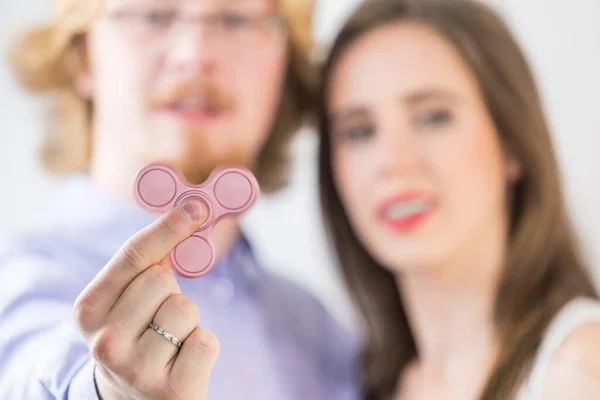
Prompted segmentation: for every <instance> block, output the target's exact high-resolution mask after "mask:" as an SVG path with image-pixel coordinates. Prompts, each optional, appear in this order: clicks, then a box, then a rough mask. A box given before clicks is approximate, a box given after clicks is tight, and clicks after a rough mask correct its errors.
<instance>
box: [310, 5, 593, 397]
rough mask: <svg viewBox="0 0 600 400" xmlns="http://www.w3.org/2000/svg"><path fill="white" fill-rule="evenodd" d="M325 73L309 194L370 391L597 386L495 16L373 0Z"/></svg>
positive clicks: (571, 258) (529, 110) (434, 393)
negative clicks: (359, 320)
mask: <svg viewBox="0 0 600 400" xmlns="http://www.w3.org/2000/svg"><path fill="white" fill-rule="evenodd" d="M322 78H323V82H322V83H323V85H322V93H321V95H320V101H321V121H320V129H321V149H320V187H321V191H322V206H323V209H324V215H325V218H326V221H327V224H328V228H329V230H330V231H331V234H332V235H333V242H334V245H335V248H336V251H337V254H338V256H339V261H340V264H341V267H342V269H343V274H344V277H345V279H346V282H347V284H348V286H349V289H350V293H351V296H353V300H354V301H355V302H356V304H357V305H358V308H359V310H360V311H361V313H362V317H363V319H364V321H365V322H366V326H367V328H366V338H365V341H366V343H365V347H364V355H363V369H364V372H365V381H364V388H365V391H366V393H367V397H368V398H370V399H378V400H379V399H392V398H393V399H425V398H427V399H449V398H451V399H473V398H480V399H511V398H519V399H532V400H533V399H541V398H544V399H550V398H553V399H554V398H556V399H566V398H568V399H571V398H573V399H575V398H577V399H579V400H583V399H591V398H600V384H599V382H600V360H599V356H598V354H600V340H599V339H598V338H600V305H599V303H598V302H597V294H596V292H595V290H594V288H593V286H592V284H591V283H590V279H589V278H588V275H587V274H586V272H585V269H584V266H583V264H582V261H581V259H580V256H579V253H578V250H577V248H576V243H575V238H574V233H573V230H572V228H571V223H570V221H569V218H568V216H567V211H566V207H565V204H564V202H563V194H562V189H561V186H560V184H559V175H560V174H559V168H558V166H557V163H556V160H555V155H554V150H553V147H552V144H551V139H550V134H549V129H548V125H547V121H546V119H545V117H544V112H543V110H542V106H541V102H540V99H539V98H538V94H537V90H536V86H535V83H534V80H533V77H532V73H531V71H530V69H529V66H528V64H527V62H526V60H525V59H524V56H523V54H522V52H521V50H520V49H519V47H518V46H517V44H516V43H515V40H514V38H513V37H512V36H511V33H510V32H509V30H508V29H507V27H506V26H505V24H504V23H503V21H502V20H501V19H500V18H499V17H498V16H497V15H496V14H495V13H494V12H493V11H492V10H490V9H489V8H487V7H486V6H484V5H482V4H479V3H475V2H471V1H466V0H443V1H423V0H421V1H408V0H407V1H402V0H382V1H369V2H366V3H365V4H364V5H362V6H361V7H360V8H359V9H358V10H356V11H355V13H354V14H353V16H352V17H351V18H350V19H349V21H348V22H347V23H346V24H345V26H344V27H343V29H342V31H341V33H340V34H339V36H338V37H337V39H336V41H335V43H334V45H333V48H332V50H331V53H330V55H329V57H328V59H327V60H326V62H325V65H324V70H323V77H322ZM594 368H595V369H594ZM543 396H546V397H543Z"/></svg>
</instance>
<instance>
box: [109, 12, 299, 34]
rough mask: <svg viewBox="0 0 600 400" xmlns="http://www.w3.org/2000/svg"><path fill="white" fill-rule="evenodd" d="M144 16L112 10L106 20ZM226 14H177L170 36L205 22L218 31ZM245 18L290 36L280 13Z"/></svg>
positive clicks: (141, 17) (285, 21) (142, 13)
mask: <svg viewBox="0 0 600 400" xmlns="http://www.w3.org/2000/svg"><path fill="white" fill-rule="evenodd" d="M229 13H232V12H229ZM234 13H235V12H234ZM144 14H148V13H144V12H143V11H138V12H136V11H133V10H123V9H117V10H111V11H109V12H107V13H106V14H105V18H107V19H108V20H110V21H123V20H128V19H129V20H131V19H134V20H139V19H142V20H143V19H144ZM188 14H189V13H188ZM226 14H228V12H223V11H217V12H211V13H203V14H201V15H193V16H189V15H186V13H177V15H176V20H175V22H174V23H173V26H172V27H170V28H169V29H173V31H171V32H169V33H168V34H173V32H175V31H177V27H178V26H179V27H180V26H181V25H182V24H183V23H193V22H203V23H205V24H207V25H208V26H209V27H210V28H212V29H213V30H214V29H215V28H216V29H218V27H217V25H218V23H219V22H220V21H219V19H221V20H222V19H223V17H224V15H226ZM244 17H245V18H248V19H250V22H251V23H252V25H256V24H260V25H261V26H262V24H265V23H266V24H269V26H272V27H274V28H278V29H281V30H282V32H283V34H284V40H285V39H286V38H287V36H288V34H289V24H288V22H287V20H286V19H285V17H284V16H283V15H281V14H279V13H275V12H273V13H265V14H263V15H252V16H247V15H244ZM142 22H143V21H142ZM213 33H214V32H213ZM168 34H167V35H168Z"/></svg>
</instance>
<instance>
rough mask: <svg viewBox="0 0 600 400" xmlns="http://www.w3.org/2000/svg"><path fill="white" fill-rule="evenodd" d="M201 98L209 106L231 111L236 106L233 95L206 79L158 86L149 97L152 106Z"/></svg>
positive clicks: (149, 103)
mask: <svg viewBox="0 0 600 400" xmlns="http://www.w3.org/2000/svg"><path fill="white" fill-rule="evenodd" d="M190 97H191V98H196V99H200V101H201V102H202V104H203V105H204V106H206V107H209V108H214V109H217V110H221V111H229V110H231V109H233V108H234V105H235V101H234V99H233V96H231V95H230V94H228V93H226V92H225V91H223V90H221V89H219V88H217V86H216V85H214V84H211V83H209V82H206V81H178V82H175V83H172V84H169V85H163V86H161V87H159V88H157V89H156V90H155V91H154V92H153V93H151V95H150V96H149V99H148V105H149V106H150V107H158V106H164V105H168V104H173V103H176V102H178V101H180V100H182V99H185V98H190Z"/></svg>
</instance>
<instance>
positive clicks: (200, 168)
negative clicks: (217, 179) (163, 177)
mask: <svg viewBox="0 0 600 400" xmlns="http://www.w3.org/2000/svg"><path fill="white" fill-rule="evenodd" d="M171 164H172V165H174V166H175V167H176V168H179V170H180V171H181V173H182V174H183V176H184V177H185V179H186V180H187V181H188V182H189V183H191V184H193V185H198V184H201V183H203V182H205V181H206V180H207V179H208V177H209V176H210V174H211V173H212V172H213V171H214V170H215V169H216V168H218V167H222V166H241V167H246V168H251V165H250V163H249V162H248V160H246V159H245V158H243V157H240V156H235V155H234V154H230V155H227V156H223V157H219V158H216V157H215V158H211V159H203V160H198V159H197V158H194V157H186V158H184V159H183V160H180V161H179V162H176V163H171Z"/></svg>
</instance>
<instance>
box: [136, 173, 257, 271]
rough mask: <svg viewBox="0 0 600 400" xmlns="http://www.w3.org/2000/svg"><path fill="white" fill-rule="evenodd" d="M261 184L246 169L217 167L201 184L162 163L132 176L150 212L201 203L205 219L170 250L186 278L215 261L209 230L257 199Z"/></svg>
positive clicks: (171, 255)
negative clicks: (190, 180) (223, 218)
mask: <svg viewBox="0 0 600 400" xmlns="http://www.w3.org/2000/svg"><path fill="white" fill-rule="evenodd" d="M259 193H260V187H259V185H258V181H257V180H256V178H255V177H254V175H253V174H252V173H251V172H250V171H248V170H247V169H245V168H239V167H219V168H216V169H215V170H214V171H213V172H212V173H211V174H210V176H209V177H208V179H207V180H206V181H205V182H204V183H202V184H200V185H192V184H190V183H189V182H187V181H186V179H185V178H184V177H183V175H182V174H181V173H180V172H179V171H176V170H174V169H172V168H171V167H169V166H167V165H165V164H148V165H146V166H145V167H143V168H142V169H141V170H140V171H139V172H138V173H137V175H136V177H135V183H134V195H135V198H136V200H137V202H138V203H139V204H140V205H141V206H143V207H144V208H146V209H148V210H150V211H158V212H165V211H167V210H169V209H171V208H173V207H176V206H178V205H179V204H181V203H184V202H186V201H189V200H191V199H194V200H198V201H200V203H201V204H202V205H204V209H205V210H204V211H205V212H206V213H207V215H208V218H207V219H206V222H205V223H204V224H203V225H202V226H201V227H200V228H199V229H198V230H197V231H196V232H194V234H193V235H192V236H190V237H189V238H187V239H186V240H184V241H183V242H181V243H180V244H179V245H177V246H176V247H175V248H174V249H173V250H172V251H171V252H170V255H169V257H170V259H171V262H172V264H173V266H174V268H175V270H176V271H177V272H178V273H179V274H180V275H182V276H184V277H187V278H196V277H199V276H202V275H204V274H206V273H207V272H208V271H209V270H210V269H211V267H212V266H213V265H214V263H215V260H216V253H217V252H216V249H215V246H214V244H213V241H212V237H211V233H212V230H213V228H214V227H215V225H216V224H217V222H218V221H219V219H220V218H221V217H224V216H227V215H236V214H241V213H242V212H244V211H246V210H247V209H249V208H250V207H251V206H252V205H253V204H254V203H255V202H256V199H257V198H258V195H259Z"/></svg>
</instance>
